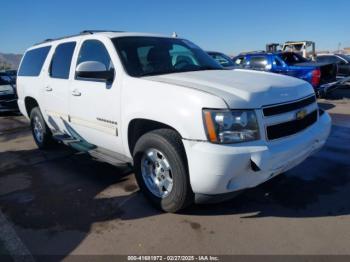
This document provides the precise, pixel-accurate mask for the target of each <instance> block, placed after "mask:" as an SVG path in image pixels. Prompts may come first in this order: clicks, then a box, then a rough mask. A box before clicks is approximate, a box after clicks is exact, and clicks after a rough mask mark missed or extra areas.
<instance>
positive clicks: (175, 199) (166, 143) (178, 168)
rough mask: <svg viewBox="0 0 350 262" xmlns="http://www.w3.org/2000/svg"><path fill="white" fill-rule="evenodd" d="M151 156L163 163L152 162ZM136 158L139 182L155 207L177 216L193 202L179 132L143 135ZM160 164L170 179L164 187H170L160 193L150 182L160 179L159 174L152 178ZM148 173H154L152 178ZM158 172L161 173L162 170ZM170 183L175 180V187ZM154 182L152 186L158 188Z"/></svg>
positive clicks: (157, 132)
mask: <svg viewBox="0 0 350 262" xmlns="http://www.w3.org/2000/svg"><path fill="white" fill-rule="evenodd" d="M155 152H156V155H157V156H156V157H155ZM150 155H151V156H152V158H156V159H157V160H160V161H155V162H154V161H152V160H150V157H149V156H150ZM133 158H134V168H135V175H136V180H137V183H138V185H139V187H140V189H141V191H142V192H143V193H144V195H145V196H146V198H147V199H148V200H150V201H151V203H152V204H153V205H154V206H155V207H157V208H158V209H160V210H162V211H165V212H171V213H174V212H177V211H179V210H181V209H184V208H185V207H187V206H189V205H191V204H192V203H193V200H194V194H193V192H192V189H191V186H190V181H189V176H188V171H187V170H188V168H187V161H186V153H185V149H184V147H183V144H182V141H181V137H180V136H179V135H178V133H176V132H175V131H173V130H171V129H158V130H155V131H151V132H149V133H146V134H144V135H143V136H142V137H141V138H140V139H139V140H138V141H137V142H136V145H135V149H134V153H133ZM154 163H156V164H154ZM157 163H161V164H160V170H161V169H162V167H164V169H165V170H166V171H165V172H164V174H166V175H165V177H167V178H165V180H166V181H168V182H167V183H165V184H164V185H166V186H167V187H166V186H164V188H163V189H161V190H159V191H160V193H159V192H158V191H157V190H154V189H153V190H152V186H150V182H148V181H150V180H152V181H153V180H157V179H156V175H154V176H152V175H153V174H155V173H156V171H155V170H156V169H157V168H159V165H158V167H157ZM164 163H165V164H164ZM166 163H168V165H167V164H166ZM166 167H168V169H169V170H167V168H166ZM146 170H148V171H149V170H151V171H150V173H151V174H152V175H147V172H146ZM159 172H160V174H162V173H161V171H159ZM160 176H161V175H160ZM145 177H147V178H151V177H153V179H145ZM163 178H164V177H163ZM169 178H170V179H169ZM159 179H161V178H159ZM169 180H172V186H170V184H171V183H169ZM152 181H151V184H152V183H153V185H155V183H154V182H152ZM157 181H158V180H157ZM163 181H164V180H163ZM150 188H151V189H150ZM166 188H168V189H169V188H171V190H169V191H167V190H165V189H166ZM158 189H159V187H158ZM154 191H156V192H154ZM158 193H159V194H163V196H159V195H157V194H158Z"/></svg>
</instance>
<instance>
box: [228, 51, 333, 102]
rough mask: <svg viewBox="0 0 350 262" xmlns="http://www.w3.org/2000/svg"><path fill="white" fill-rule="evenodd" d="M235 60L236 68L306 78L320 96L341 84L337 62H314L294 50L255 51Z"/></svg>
mask: <svg viewBox="0 0 350 262" xmlns="http://www.w3.org/2000/svg"><path fill="white" fill-rule="evenodd" d="M233 60H234V63H235V64H236V68H245V69H253V70H263V71H268V72H273V73H278V74H284V75H289V76H293V77H297V78H300V79H302V80H305V81H307V82H309V83H310V84H311V85H312V86H313V87H314V89H315V92H316V94H318V95H319V96H324V95H325V94H326V93H327V92H329V91H330V90H331V89H332V88H335V87H336V86H337V84H339V83H338V81H337V79H336V76H337V65H336V64H334V63H317V62H312V61H309V60H307V59H306V58H304V57H302V56H301V55H299V54H298V53H294V52H277V53H266V52H257V53H255V52H254V53H248V54H245V55H240V56H238V57H235V58H234V59H233Z"/></svg>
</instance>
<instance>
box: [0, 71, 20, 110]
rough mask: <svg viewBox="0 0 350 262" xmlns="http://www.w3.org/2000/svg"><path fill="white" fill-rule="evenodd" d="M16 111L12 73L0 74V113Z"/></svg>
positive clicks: (15, 93)
mask: <svg viewBox="0 0 350 262" xmlns="http://www.w3.org/2000/svg"><path fill="white" fill-rule="evenodd" d="M9 111H18V105H17V91H16V78H15V76H13V74H12V72H0V112H9Z"/></svg>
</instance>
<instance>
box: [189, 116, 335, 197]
mask: <svg viewBox="0 0 350 262" xmlns="http://www.w3.org/2000/svg"><path fill="white" fill-rule="evenodd" d="M330 130H331V119H330V116H329V115H328V113H326V112H324V113H322V114H320V116H319V119H318V121H317V122H316V123H315V124H314V125H312V126H310V127H309V128H307V129H305V130H303V131H302V132H300V133H297V134H295V135H293V136H290V137H286V138H284V139H280V140H277V141H270V142H267V141H264V140H260V141H254V142H247V143H242V144H236V145H218V144H212V143H208V142H197V141H189V140H183V143H184V146H185V149H186V154H187V158H188V165H189V174H190V182H191V186H192V190H193V192H194V193H195V194H196V195H199V196H200V197H199V199H208V198H210V197H213V198H217V197H218V196H220V195H222V196H224V197H226V196H229V195H230V193H233V192H239V191H241V190H243V189H247V188H251V187H255V186H257V185H259V184H261V183H263V182H265V181H267V180H269V179H271V178H273V177H275V176H277V175H278V174H281V173H283V172H285V171H287V170H289V169H291V168H293V167H295V166H296V165H298V164H300V163H301V162H302V161H304V160H305V159H306V158H307V157H309V156H310V155H312V154H313V153H315V152H316V151H318V150H319V149H320V148H321V147H322V146H323V145H324V144H325V142H326V140H327V138H328V136H329V133H330ZM199 202H200V201H199Z"/></svg>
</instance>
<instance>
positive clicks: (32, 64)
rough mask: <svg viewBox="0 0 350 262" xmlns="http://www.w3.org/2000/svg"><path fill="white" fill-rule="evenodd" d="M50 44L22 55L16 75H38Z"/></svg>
mask: <svg viewBox="0 0 350 262" xmlns="http://www.w3.org/2000/svg"><path fill="white" fill-rule="evenodd" d="M50 49H51V46H45V47H41V48H36V49H32V50H29V51H27V52H26V54H25V55H24V58H23V61H22V63H21V67H20V69H19V71H18V76H38V75H39V74H40V72H41V69H42V67H43V64H44V62H45V60H46V57H47V54H48V53H49V51H50Z"/></svg>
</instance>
